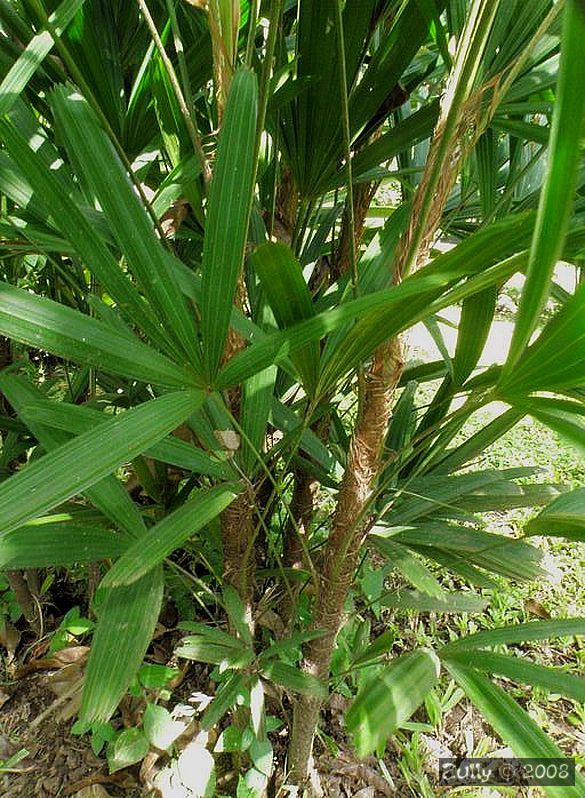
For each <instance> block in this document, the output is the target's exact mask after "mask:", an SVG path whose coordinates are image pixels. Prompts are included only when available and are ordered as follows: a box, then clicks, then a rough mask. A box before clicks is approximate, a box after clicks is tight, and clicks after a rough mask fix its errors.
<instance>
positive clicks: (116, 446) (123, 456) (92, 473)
mask: <svg viewBox="0 0 585 798" xmlns="http://www.w3.org/2000/svg"><path fill="white" fill-rule="evenodd" d="M203 399H204V395H203V394H202V393H201V392H200V391H181V392H178V393H171V394H167V395H166V396H162V397H161V398H160V399H153V400H152V401H150V402H146V403H145V404H143V405H141V406H140V407H137V408H135V409H133V410H128V411H127V412H125V413H123V414H122V415H120V416H118V417H116V418H113V419H112V420H111V421H109V422H108V423H107V424H104V425H103V426H102V427H101V428H100V430H99V432H97V433H96V432H95V431H93V430H91V431H89V432H86V433H85V434H84V435H80V436H79V437H78V438H76V439H74V440H72V441H68V442H67V443H65V444H63V445H62V446H59V447H58V448H57V449H54V450H53V451H52V452H49V453H48V454H46V455H45V456H44V457H43V458H41V459H40V460H37V461H36V462H35V463H33V464H32V465H29V466H27V467H26V468H23V469H22V470H21V471H19V472H18V473H17V474H14V476H12V477H10V478H9V479H7V480H6V481H5V482H3V483H2V484H1V485H0V526H1V528H2V531H3V534H6V533H7V532H10V531H11V530H12V529H16V528H17V527H19V526H21V525H22V524H24V523H26V522H27V521H28V520H30V519H32V518H35V517H36V516H38V515H40V514H41V513H43V512H46V511H47V510H50V509H52V508H53V507H56V506H57V505H58V504H60V503H61V502H63V501H65V500H66V499H69V498H71V497H72V496H75V495H76V494H78V493H81V492H82V491H84V490H85V489H86V488H88V487H89V486H91V485H93V484H94V483H95V482H98V481H99V480H100V479H103V477H105V476H107V475H108V474H111V473H112V472H113V471H115V469H116V468H118V467H119V466H120V465H122V463H126V462H128V461H129V460H131V459H132V458H133V457H136V455H138V454H141V453H142V452H143V451H144V450H145V449H146V448H148V446H149V445H151V444H153V443H155V442H156V441H158V440H160V439H161V438H164V436H165V435H167V434H168V433H169V432H170V431H171V430H173V429H175V427H177V426H179V424H181V423H182V422H183V421H185V419H186V418H187V417H188V416H189V415H191V413H193V412H194V411H195V410H197V408H198V407H200V406H201V404H202V402H203Z"/></svg>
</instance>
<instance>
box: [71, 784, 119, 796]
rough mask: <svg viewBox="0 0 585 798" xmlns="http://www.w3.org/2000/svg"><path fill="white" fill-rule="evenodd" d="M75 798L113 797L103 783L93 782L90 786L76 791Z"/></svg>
mask: <svg viewBox="0 0 585 798" xmlns="http://www.w3.org/2000/svg"><path fill="white" fill-rule="evenodd" d="M73 798H112V797H111V795H110V793H109V792H108V791H107V790H106V788H105V787H103V786H102V785H101V784H92V785H91V786H90V787H83V789H81V790H79V792H76V793H75V795H74V796H73Z"/></svg>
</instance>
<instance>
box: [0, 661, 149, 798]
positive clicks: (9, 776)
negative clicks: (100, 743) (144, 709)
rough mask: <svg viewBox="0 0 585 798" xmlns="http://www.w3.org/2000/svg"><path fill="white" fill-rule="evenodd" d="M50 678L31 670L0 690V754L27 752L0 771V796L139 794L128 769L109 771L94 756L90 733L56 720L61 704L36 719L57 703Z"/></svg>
mask: <svg viewBox="0 0 585 798" xmlns="http://www.w3.org/2000/svg"><path fill="white" fill-rule="evenodd" d="M49 678H50V676H49V675H48V674H39V673H37V674H31V675H29V676H27V677H25V678H24V679H22V680H20V681H17V682H14V683H12V684H11V685H8V686H5V687H4V688H3V690H2V695H3V698H2V699H0V700H3V702H4V703H3V705H2V707H1V708H0V760H2V761H4V762H6V760H8V759H9V757H11V756H13V755H15V754H17V753H18V752H20V751H23V750H25V751H26V752H27V754H26V756H25V757H24V758H23V759H21V760H20V761H18V762H16V763H15V764H14V766H13V767H11V768H10V769H9V770H8V771H0V795H1V796H2V798H57V796H63V798H65V796H75V797H76V798H86V797H87V798H90V796H91V797H92V798H100V797H101V796H104V798H105V796H107V795H109V796H110V797H111V798H122V796H124V798H135V797H136V798H138V796H139V795H140V791H139V790H138V788H137V784H136V781H135V780H134V779H133V778H132V777H131V776H129V774H128V773H123V774H122V775H120V774H113V775H112V776H110V775H108V770H107V765H106V763H105V761H104V760H102V759H100V758H98V757H96V756H95V754H94V753H93V751H92V750H91V746H90V744H89V738H87V737H74V736H73V735H71V733H70V729H71V723H72V721H71V720H62V719H61V720H59V714H58V713H59V711H62V710H63V705H61V707H55V708H54V710H53V711H51V712H49V713H48V714H46V715H45V716H44V720H42V721H41V722H40V723H38V722H37V721H38V719H39V717H40V716H41V713H45V712H46V710H47V709H48V708H49V707H50V706H51V705H53V704H54V703H55V694H54V692H53V691H52V690H51V689H50V687H49V686H48V683H47V680H48V679H49ZM93 785H95V787H94V789H91V788H92V786H93ZM100 786H102V787H103V789H100Z"/></svg>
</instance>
